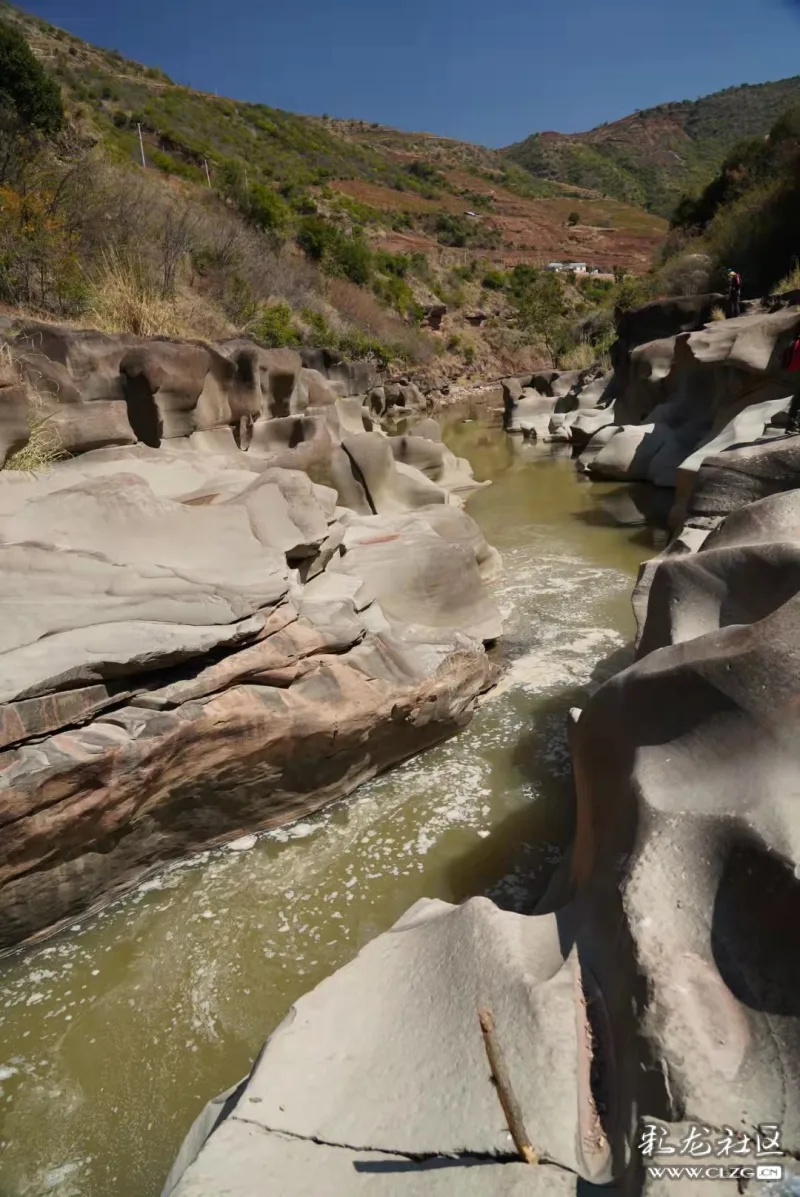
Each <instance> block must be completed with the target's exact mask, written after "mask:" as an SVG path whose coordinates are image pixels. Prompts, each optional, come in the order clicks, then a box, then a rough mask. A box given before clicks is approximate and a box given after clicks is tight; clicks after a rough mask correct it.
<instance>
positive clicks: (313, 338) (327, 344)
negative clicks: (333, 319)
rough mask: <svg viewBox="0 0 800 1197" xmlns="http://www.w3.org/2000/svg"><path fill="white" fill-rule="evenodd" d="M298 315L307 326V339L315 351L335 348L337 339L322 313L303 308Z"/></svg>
mask: <svg viewBox="0 0 800 1197" xmlns="http://www.w3.org/2000/svg"><path fill="white" fill-rule="evenodd" d="M300 315H301V317H302V318H303V321H304V322H305V324H306V325H307V326H308V332H309V337H308V339H309V341H310V343H311V344H312V345H313V346H314V347H315V348H316V349H335V348H336V347H337V345H338V343H339V341H338V337H337V335H336V333H335V332H334V330H333V329H332V328H331V326H330V324H329V323H328V321H327V319H326V318H325V316H324V315H323V314H322V312H316V311H314V309H313V308H303V310H302V311H301V313H300Z"/></svg>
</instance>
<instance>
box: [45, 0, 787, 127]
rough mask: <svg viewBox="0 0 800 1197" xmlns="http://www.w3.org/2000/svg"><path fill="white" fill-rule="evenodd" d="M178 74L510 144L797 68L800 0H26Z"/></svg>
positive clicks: (225, 88) (304, 104)
mask: <svg viewBox="0 0 800 1197" xmlns="http://www.w3.org/2000/svg"><path fill="white" fill-rule="evenodd" d="M22 6H23V7H26V8H28V9H29V10H30V11H32V12H35V13H36V14H37V15H39V16H41V17H44V18H46V19H47V20H49V21H52V22H53V24H56V25H60V26H62V27H63V28H65V29H69V30H70V32H72V33H75V34H77V35H78V36H79V37H82V38H85V39H86V40H87V41H92V42H95V43H97V44H99V45H102V46H106V47H107V48H109V49H116V50H120V51H121V52H122V53H123V54H125V55H127V56H128V57H130V58H134V59H137V60H138V61H140V62H144V63H146V64H147V65H149V66H159V67H161V68H162V69H163V70H165V71H167V73H168V74H170V75H171V76H172V77H173V78H174V79H175V80H176V81H178V82H180V83H187V84H190V85H191V86H194V87H198V88H201V89H202V90H204V91H217V92H218V93H219V94H220V95H228V96H232V97H234V98H236V99H242V100H253V101H257V102H260V103H265V104H271V105H273V106H274V107H276V108H287V109H289V110H291V111H294V112H308V113H318V114H321V113H328V114H330V115H331V116H342V117H356V118H359V119H362V120H367V121H380V122H381V123H382V124H388V125H394V126H396V127H398V128H403V129H409V130H410V129H415V130H417V129H425V130H429V131H431V132H434V133H440V134H443V135H446V136H450V137H461V138H465V139H466V140H469V141H476V142H481V143H483V144H485V145H491V146H501V145H506V144H508V143H509V142H512V141H517V140H519V139H521V138H522V137H525V136H527V134H528V133H530V132H533V131H537V130H543V129H558V130H560V131H562V132H574V131H580V130H584V129H588V128H591V127H592V126H594V125H597V124H599V123H601V122H602V121H606V120H614V119H616V118H617V117H620V116H625V115H626V114H627V113H629V112H632V111H633V110H634V109H636V108H646V107H649V106H651V105H653V104H659V103H662V102H664V101H666V100H682V99H695V98H696V97H697V96H700V95H705V94H706V93H708V92H711V91H716V90H718V89H719V88H722V87H728V86H732V85H733V84H736V83H742V82H748V83H759V82H762V81H764V80H767V79H780V78H785V77H786V76H789V75H795V74H797V73H798V72H800V0H669V2H666V0H397V2H396V3H387V2H386V0H228V2H223V0H138V2H137V3H136V4H133V3H129V2H127V0H28V3H23V5H22Z"/></svg>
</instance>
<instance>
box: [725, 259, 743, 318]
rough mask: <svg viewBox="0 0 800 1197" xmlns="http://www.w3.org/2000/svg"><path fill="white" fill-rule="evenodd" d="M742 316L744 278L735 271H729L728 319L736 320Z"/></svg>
mask: <svg viewBox="0 0 800 1197" xmlns="http://www.w3.org/2000/svg"><path fill="white" fill-rule="evenodd" d="M741 314H742V276H741V274H737V273H736V271H735V270H729V271H728V319H729V320H735V319H736V317H737V316H741Z"/></svg>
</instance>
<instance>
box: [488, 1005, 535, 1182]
mask: <svg viewBox="0 0 800 1197" xmlns="http://www.w3.org/2000/svg"><path fill="white" fill-rule="evenodd" d="M478 1020H479V1021H480V1024H481V1032H482V1033H483V1046H484V1047H485V1048H486V1055H487V1057H488V1060H489V1067H490V1068H491V1070H492V1084H493V1085H494V1087H495V1089H496V1090H497V1096H498V1098H499V1100H500V1105H501V1106H502V1107H503V1113H504V1114H505V1118H506V1124H507V1126H508V1129H509V1132H510V1134H511V1138H512V1139H513V1140H514V1146H515V1147H516V1149H517V1151H518V1152H519V1154H520V1156H521V1157H522V1159H523V1160H524V1161H525V1163H526V1164H538V1163H539V1160H538V1158H537V1155H536V1152H535V1151H534V1150H533V1147H532V1145H531V1139H530V1135H529V1134H528V1132H527V1130H526V1129H525V1122H524V1120H523V1117H522V1109H521V1108H520V1104H519V1102H518V1101H517V1098H516V1096H515V1094H514V1090H513V1089H512V1088H511V1078H510V1076H509V1075H508V1068H507V1067H506V1061H505V1057H504V1055H503V1052H502V1049H501V1047H500V1044H499V1043H498V1040H497V1032H496V1030H495V1026H494V1017H493V1015H492V1012H491V1010H486V1009H482V1010H479V1011H478Z"/></svg>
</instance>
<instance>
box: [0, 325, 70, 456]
mask: <svg viewBox="0 0 800 1197" xmlns="http://www.w3.org/2000/svg"><path fill="white" fill-rule="evenodd" d="M0 368H2V370H3V373H7V372H8V373H13V374H14V375H16V374H17V370H16V367H15V365H14V362H13V359H12V357H11V352H10V350H9V348H8V346H7V345H4V346H2V348H0ZM20 385H21V386H23V387H24V390H25V398H26V400H27V403H28V409H29V424H30V433H29V436H28V440H27V442H26V443H25V444H24V445H22V446H21V447H20V448H19V449H15V450H14V452H13V453H9V455H8V457H7V458H6V460H5V462H4V464H3V465H2V466H0V469H4V470H18V471H25V472H27V473H35V472H36V471H37V470H44V469H46V468H47V467H48V466H49V465H51V464H52V463H53V462H54V461H58V460H59V458H61V457H63V456H64V446H63V443H62V440H61V437H60V436H59V432H58V429H57V428H56V427H55V425H54V423H53V419H54V417H55V415H56V412H47V410H46V405H45V400H44V398H43V396H42V395H41V394H40V393H39V391H37V389H36V388H35V387H34V386H32V385H31V383H29V382H21V383H20Z"/></svg>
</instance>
